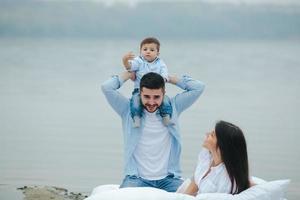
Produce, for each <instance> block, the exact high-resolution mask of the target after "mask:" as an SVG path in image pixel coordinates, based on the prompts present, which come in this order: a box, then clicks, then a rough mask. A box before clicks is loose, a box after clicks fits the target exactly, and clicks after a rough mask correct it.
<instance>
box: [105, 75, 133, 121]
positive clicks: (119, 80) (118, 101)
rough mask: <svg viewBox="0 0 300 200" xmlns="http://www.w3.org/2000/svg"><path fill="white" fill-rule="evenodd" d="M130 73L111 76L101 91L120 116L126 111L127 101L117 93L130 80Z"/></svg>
mask: <svg viewBox="0 0 300 200" xmlns="http://www.w3.org/2000/svg"><path fill="white" fill-rule="evenodd" d="M131 76H132V73H129V72H124V73H122V74H121V75H119V76H117V75H115V76H113V77H112V78H110V79H108V80H107V81H105V82H104V83H103V84H102V86H101V89H102V91H103V93H104V95H105V97H106V99H107V101H108V103H109V104H110V105H111V107H112V108H113V109H114V110H115V111H116V112H117V113H118V114H119V115H120V116H122V115H123V114H124V112H126V110H127V109H128V105H129V99H127V98H126V97H124V96H123V95H122V94H121V93H120V92H118V91H117V89H119V88H120V87H121V86H122V85H123V83H124V82H126V81H127V80H128V79H129V78H131Z"/></svg>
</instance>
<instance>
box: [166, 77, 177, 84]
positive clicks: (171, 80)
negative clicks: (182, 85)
mask: <svg viewBox="0 0 300 200" xmlns="http://www.w3.org/2000/svg"><path fill="white" fill-rule="evenodd" d="M178 81H179V78H178V77H176V76H169V81H168V82H169V83H172V84H174V85H176V83H177V82H178Z"/></svg>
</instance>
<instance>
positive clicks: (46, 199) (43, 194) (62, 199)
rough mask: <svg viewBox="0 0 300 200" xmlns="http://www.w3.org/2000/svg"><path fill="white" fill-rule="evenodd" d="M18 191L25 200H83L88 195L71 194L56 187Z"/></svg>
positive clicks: (30, 187)
mask: <svg viewBox="0 0 300 200" xmlns="http://www.w3.org/2000/svg"><path fill="white" fill-rule="evenodd" d="M17 190H19V191H22V193H23V195H24V197H23V200H41V199H42V200H83V199H84V198H86V197H87V194H81V193H74V192H69V191H68V190H67V189H65V188H59V187H54V186H24V187H21V188H17Z"/></svg>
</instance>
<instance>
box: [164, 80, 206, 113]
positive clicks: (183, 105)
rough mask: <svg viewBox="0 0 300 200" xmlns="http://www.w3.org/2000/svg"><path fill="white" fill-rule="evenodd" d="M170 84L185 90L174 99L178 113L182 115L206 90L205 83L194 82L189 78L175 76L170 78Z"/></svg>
mask: <svg viewBox="0 0 300 200" xmlns="http://www.w3.org/2000/svg"><path fill="white" fill-rule="evenodd" d="M169 83H172V84H174V85H176V86H178V87H180V88H181V89H183V90H185V91H184V92H182V93H180V94H177V95H176V96H175V97H174V102H175V106H176V109H177V111H178V113H181V112H182V111H184V110H185V109H187V108H188V107H190V106H191V105H192V104H193V103H194V102H195V101H196V100H197V99H198V98H199V96H200V95H201V94H202V92H203V90H204V88H205V85H204V83H202V82H201V81H198V80H194V79H192V78H191V77H189V76H183V77H182V78H181V79H179V78H177V77H175V76H169Z"/></svg>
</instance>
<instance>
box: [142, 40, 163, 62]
mask: <svg viewBox="0 0 300 200" xmlns="http://www.w3.org/2000/svg"><path fill="white" fill-rule="evenodd" d="M140 53H141V55H142V56H143V57H144V59H146V60H147V61H148V62H152V61H153V60H155V58H156V57H157V56H158V55H159V52H158V49H157V45H156V44H155V43H149V44H143V45H142V48H141V52H140Z"/></svg>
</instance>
